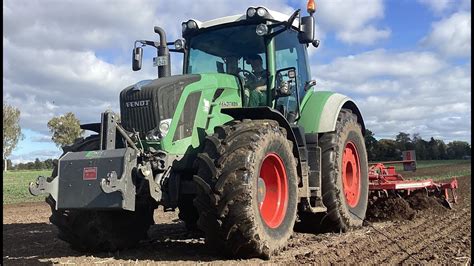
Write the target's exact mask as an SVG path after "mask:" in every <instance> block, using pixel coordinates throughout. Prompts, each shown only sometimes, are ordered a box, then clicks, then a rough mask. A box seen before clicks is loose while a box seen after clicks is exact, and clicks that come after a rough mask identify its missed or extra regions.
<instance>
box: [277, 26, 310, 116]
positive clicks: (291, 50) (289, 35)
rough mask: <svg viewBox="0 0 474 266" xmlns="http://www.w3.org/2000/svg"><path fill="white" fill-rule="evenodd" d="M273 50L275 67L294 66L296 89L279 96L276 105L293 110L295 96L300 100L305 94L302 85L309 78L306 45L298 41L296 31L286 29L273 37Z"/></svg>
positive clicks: (286, 110) (287, 110) (294, 109)
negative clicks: (289, 93) (284, 95)
mask: <svg viewBox="0 0 474 266" xmlns="http://www.w3.org/2000/svg"><path fill="white" fill-rule="evenodd" d="M275 50H276V51H275V64H276V69H277V70H278V69H282V68H288V67H294V68H295V69H296V75H297V76H296V83H297V90H296V91H294V92H293V94H292V95H291V96H288V97H282V98H279V99H278V100H277V103H276V105H277V107H278V106H279V107H280V108H284V109H285V112H295V111H296V109H297V97H298V98H299V101H300V102H301V100H302V99H303V97H304V95H305V91H304V85H305V84H306V82H307V81H308V80H309V69H308V66H307V55H306V46H305V45H304V44H300V43H299V42H298V37H297V32H296V31H294V30H287V31H285V32H283V33H281V34H279V35H278V36H276V37H275Z"/></svg>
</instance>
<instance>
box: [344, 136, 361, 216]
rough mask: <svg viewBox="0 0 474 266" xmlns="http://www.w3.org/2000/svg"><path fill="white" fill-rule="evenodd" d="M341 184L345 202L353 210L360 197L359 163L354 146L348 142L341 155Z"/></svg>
mask: <svg viewBox="0 0 474 266" xmlns="http://www.w3.org/2000/svg"><path fill="white" fill-rule="evenodd" d="M342 183H343V187H344V195H345V197H346V202H347V204H348V205H349V206H350V207H352V208H353V207H355V206H356V205H357V203H359V197H360V161H359V154H358V153H357V149H356V146H355V145H354V143H352V142H350V141H349V142H347V144H346V147H345V148H344V154H343V155H342Z"/></svg>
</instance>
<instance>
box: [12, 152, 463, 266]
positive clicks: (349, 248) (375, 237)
mask: <svg viewBox="0 0 474 266" xmlns="http://www.w3.org/2000/svg"><path fill="white" fill-rule="evenodd" d="M425 165H427V166H426V167H424V166H425ZM417 166H418V170H417V171H416V172H414V173H411V172H410V173H408V172H402V174H403V175H404V176H406V177H410V178H416V177H419V176H425V177H427V176H429V177H435V178H437V179H444V178H446V177H449V176H452V175H456V176H458V182H459V189H458V197H459V202H458V204H456V205H455V207H454V209H453V210H449V209H445V208H442V207H440V205H433V206H431V207H429V208H427V209H421V210H414V212H415V214H416V215H414V217H412V219H392V220H382V221H374V220H369V221H366V223H365V226H364V227H362V228H361V229H358V230H354V231H351V232H348V233H343V234H340V233H332V232H321V230H320V229H319V228H318V227H317V226H311V227H308V226H307V225H303V224H301V223H297V224H296V226H295V233H294V234H293V236H292V238H291V239H290V241H289V245H288V247H287V248H286V250H284V251H283V252H281V253H280V254H279V255H278V256H274V257H272V259H271V260H269V261H263V260H260V259H251V260H226V259H225V258H222V257H221V256H219V254H215V253H214V252H213V251H212V250H209V249H207V248H206V246H205V245H204V241H203V238H202V236H200V235H196V234H192V233H188V232H187V231H186V229H185V228H184V225H183V224H182V223H181V222H180V221H179V220H178V217H177V213H173V212H163V211H162V209H161V208H160V209H158V210H156V211H155V216H154V218H155V222H156V225H154V226H152V228H151V229H150V231H149V236H150V238H149V240H147V241H144V242H143V243H142V244H141V245H140V246H139V247H138V248H136V249H132V250H125V251H121V252H116V253H95V254H81V253H78V252H76V251H74V250H71V249H70V248H69V247H68V245H67V244H66V243H65V242H63V241H61V240H59V239H57V238H56V234H57V230H56V227H55V226H53V225H51V224H50V223H49V221H48V217H49V214H50V210H49V206H47V205H46V204H45V203H44V202H30V203H16V204H5V202H18V200H20V199H21V197H20V196H17V197H15V196H14V194H12V193H13V191H15V189H10V190H8V193H5V192H6V189H9V188H11V187H12V186H13V187H16V188H17V189H18V188H19V187H21V185H19V184H20V183H22V184H28V182H29V181H31V180H33V179H34V177H35V176H36V175H37V174H38V173H34V174H33V175H31V176H30V177H27V176H26V175H25V176H24V177H23V178H20V179H18V178H16V179H15V178H14V177H12V176H10V177H8V178H5V176H4V206H3V212H4V216H3V243H4V245H3V262H4V264H6V265H16V264H22V265H25V264H28V265H29V264H41V263H46V264H51V263H55V264H56V263H57V264H136V263H138V264H142V265H145V264H148V265H149V264H161V263H165V264H180V265H181V264H196V263H205V264H218V265H221V264H224V263H231V264H262V263H263V264H265V263H270V264H275V263H276V264H300V263H313V264H314V263H315V264H339V263H349V264H368V263H370V264H461V265H467V264H469V263H470V259H471V255H470V250H471V165H470V161H450V162H448V163H446V162H426V164H425V162H418V164H417ZM48 173H49V172H48ZM28 178H31V179H28ZM12 180H16V181H17V182H12ZM7 185H8V186H7ZM25 186H26V185H25ZM16 191H19V190H16ZM25 191H26V193H28V192H27V190H26V189H25ZM24 199H25V200H28V199H29V198H24Z"/></svg>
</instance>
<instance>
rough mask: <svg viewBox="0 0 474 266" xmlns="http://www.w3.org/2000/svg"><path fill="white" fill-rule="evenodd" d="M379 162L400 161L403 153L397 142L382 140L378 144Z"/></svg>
mask: <svg viewBox="0 0 474 266" xmlns="http://www.w3.org/2000/svg"><path fill="white" fill-rule="evenodd" d="M376 153H377V161H393V160H400V158H401V152H400V150H399V149H398V145H397V142H396V141H394V140H392V139H381V140H379V141H378V144H377V152H376Z"/></svg>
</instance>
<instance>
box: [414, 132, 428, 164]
mask: <svg viewBox="0 0 474 266" xmlns="http://www.w3.org/2000/svg"><path fill="white" fill-rule="evenodd" d="M413 143H414V144H415V152H416V158H417V159H418V160H427V159H429V147H428V142H427V141H425V140H423V138H421V136H420V134H419V133H415V134H413Z"/></svg>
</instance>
